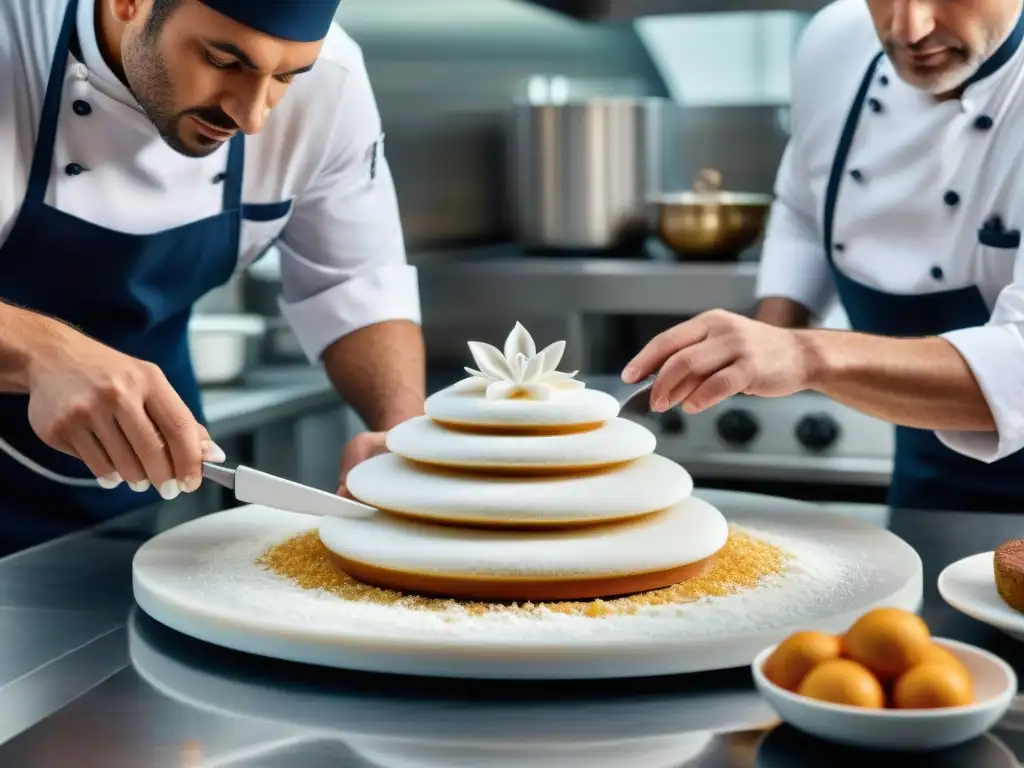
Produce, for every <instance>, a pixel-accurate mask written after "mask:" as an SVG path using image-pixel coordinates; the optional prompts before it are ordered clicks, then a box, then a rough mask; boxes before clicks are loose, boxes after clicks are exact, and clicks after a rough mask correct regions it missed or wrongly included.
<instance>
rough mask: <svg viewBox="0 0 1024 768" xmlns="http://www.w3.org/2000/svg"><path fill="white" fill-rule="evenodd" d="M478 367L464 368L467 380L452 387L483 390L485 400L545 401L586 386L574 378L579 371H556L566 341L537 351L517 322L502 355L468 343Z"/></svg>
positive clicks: (491, 348)
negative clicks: (563, 392)
mask: <svg viewBox="0 0 1024 768" xmlns="http://www.w3.org/2000/svg"><path fill="white" fill-rule="evenodd" d="M469 350H470V352H472V353H473V360H474V361H475V362H476V365H477V367H476V368H475V369H474V368H466V372H467V373H468V374H470V378H468V379H463V380H462V381H460V382H458V384H456V385H455V386H456V387H458V388H459V390H461V391H484V392H486V393H487V399H488V400H500V399H502V398H513V397H530V398H535V399H538V400H547V399H549V398H550V397H552V396H553V395H555V394H557V393H558V392H559V391H565V390H572V389H581V388H582V387H584V386H586V385H585V384H584V383H583V382H582V381H577V380H576V379H574V378H573V377H574V376H575V375H576V374H577V373H578V371H573V372H572V373H562V372H561V371H556V370H555V368H557V367H558V364H559V363H560V362H561V360H562V355H563V354H564V353H565V342H564V341H556V342H555V343H554V344H550V345H548V346H547V347H545V348H544V349H542V350H541V351H540V352H537V345H536V344H534V342H533V337H531V336H530V334H529V332H528V331H527V330H526V329H525V328H524V327H523V326H522V324H521V323H516V326H515V328H513V329H512V332H511V333H510V334H509V335H508V338H507V339H505V351H504V353H503V352H502V351H501V350H499V349H498V348H497V347H493V346H491V345H490V344H485V343H484V342H482V341H471V342H469Z"/></svg>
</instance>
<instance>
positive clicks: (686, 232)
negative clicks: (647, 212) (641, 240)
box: [647, 171, 772, 258]
mask: <svg viewBox="0 0 1024 768" xmlns="http://www.w3.org/2000/svg"><path fill="white" fill-rule="evenodd" d="M718 180H719V177H718V176H717V173H716V172H711V171H705V172H702V176H701V177H699V180H698V182H697V183H695V184H694V187H695V189H694V190H693V191H684V192H661V193H658V194H655V195H650V196H648V197H647V202H648V204H649V205H651V206H653V208H654V211H653V215H654V218H655V220H654V221H653V222H652V225H653V226H654V228H655V229H656V230H657V233H658V236H659V237H660V238H661V240H662V241H663V242H664V243H665V245H667V246H668V247H669V248H671V249H672V250H673V251H675V252H676V253H677V254H678V255H679V256H682V257H686V256H697V257H716V258H723V257H724V258H736V257H738V256H739V254H740V252H741V251H743V250H744V249H746V248H748V247H749V246H750V245H752V244H753V243H754V242H756V241H757V239H758V238H759V237H760V236H761V235H762V234H764V230H765V227H766V225H767V223H768V213H769V211H770V210H771V204H772V196H771V195H767V194H756V193H743V192H722V191H720V190H718V189H715V188H714V186H715V184H714V182H717V181H718ZM702 182H703V183H702Z"/></svg>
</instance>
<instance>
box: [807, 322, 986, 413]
mask: <svg viewBox="0 0 1024 768" xmlns="http://www.w3.org/2000/svg"><path fill="white" fill-rule="evenodd" d="M796 333H797V334H798V336H799V338H800V339H801V341H802V342H803V343H804V345H805V348H806V349H807V351H808V360H809V370H810V373H809V383H808V388H809V389H812V390H815V391H818V392H821V393H822V394H825V395H827V396H828V397H830V398H832V399H833V400H837V401H839V402H841V403H844V404H846V405H849V406H851V407H853V408H856V409H857V410H859V411H862V412H864V413H867V414H870V415H872V416H876V417H878V418H881V419H884V420H886V421H888V422H891V423H893V424H898V425H901V426H907V427H917V428H920V429H932V430H960V431H980V432H987V431H992V430H994V429H995V422H994V420H993V418H992V412H991V410H990V409H989V407H988V404H987V403H986V401H985V397H984V395H983V394H982V392H981V388H980V387H979V386H978V382H977V380H976V379H975V378H974V375H973V374H972V373H971V369H970V368H969V367H968V365H967V363H966V362H965V361H964V359H963V357H961V356H960V353H959V352H957V350H956V348H954V347H953V345H951V344H950V343H949V342H947V341H946V340H944V339H941V338H938V337H929V338H923V339H894V338H887V337H881V336H869V335H866V334H860V333H851V332H847V331H828V330H805V331H797V332H796Z"/></svg>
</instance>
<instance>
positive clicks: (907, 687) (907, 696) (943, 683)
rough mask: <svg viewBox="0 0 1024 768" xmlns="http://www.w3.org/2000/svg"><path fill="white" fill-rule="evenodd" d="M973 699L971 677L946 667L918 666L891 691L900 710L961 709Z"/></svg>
mask: <svg viewBox="0 0 1024 768" xmlns="http://www.w3.org/2000/svg"><path fill="white" fill-rule="evenodd" d="M973 699H974V693H973V691H972V690H971V680H970V677H969V676H967V675H964V674H963V673H962V672H960V671H959V670H958V669H957V668H956V667H954V666H951V665H949V664H943V663H939V664H919V665H918V666H916V667H914V668H913V669H911V670H910V671H909V672H906V673H905V674H903V675H902V676H901V677H900V679H899V680H897V681H896V687H895V688H894V689H893V703H894V704H895V705H896V706H897V707H898V708H899V709H936V708H939V707H962V706H965V705H967V704H970V703H971V701H973Z"/></svg>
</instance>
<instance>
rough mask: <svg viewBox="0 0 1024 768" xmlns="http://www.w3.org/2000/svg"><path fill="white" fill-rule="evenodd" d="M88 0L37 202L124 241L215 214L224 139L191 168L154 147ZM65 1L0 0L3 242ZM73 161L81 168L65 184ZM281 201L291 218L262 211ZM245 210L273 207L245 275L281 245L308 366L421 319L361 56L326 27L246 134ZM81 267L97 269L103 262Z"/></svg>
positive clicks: (248, 253) (253, 224) (287, 304)
mask: <svg viewBox="0 0 1024 768" xmlns="http://www.w3.org/2000/svg"><path fill="white" fill-rule="evenodd" d="M95 1H96V0H79V4H78V19H77V32H78V38H79V43H80V46H81V50H82V57H83V61H76V60H75V59H74V58H73V57H69V60H68V65H67V68H66V72H65V76H64V90H63V96H62V107H61V113H60V119H59V123H58V128H57V136H56V142H55V146H54V158H53V169H52V172H51V175H50V182H49V187H48V189H47V195H46V202H47V204H48V205H50V206H52V207H55V208H57V209H58V210H60V211H62V212H64V213H68V214H71V215H74V216H77V217H79V218H81V219H84V220H86V221H88V222H90V223H93V224H97V225H99V226H102V227H105V228H107V229H112V230H115V231H120V232H126V233H131V234H149V233H153V232H158V231H162V230H167V229H171V228H174V227H177V226H180V225H183V224H188V223H191V222H194V221H197V220H200V219H204V218H206V217H208V216H211V215H215V214H217V213H219V212H220V210H221V206H222V186H221V179H220V178H219V176H218V174H221V173H222V172H223V171H224V170H225V168H226V165H227V152H228V147H227V145H226V144H225V145H224V146H223V147H221V148H220V149H218V150H217V151H216V152H214V153H213V154H212V155H210V156H208V157H205V158H189V157H185V156H183V155H181V154H179V153H177V152H175V151H174V150H173V149H171V148H170V147H169V146H168V145H167V144H166V143H165V142H164V141H163V140H162V139H161V138H160V136H159V134H158V133H157V131H156V128H155V127H154V126H153V124H152V123H151V122H150V121H149V119H148V118H147V117H146V115H145V113H144V112H143V111H142V109H141V107H140V106H139V105H138V103H137V102H136V101H135V99H134V97H133V96H132V95H131V92H130V91H129V90H128V89H127V88H126V87H125V86H124V85H123V84H122V83H121V81H120V80H118V79H117V77H116V76H115V75H114V74H113V72H112V71H111V70H110V68H109V67H108V66H107V65H106V63H105V62H104V59H103V57H102V55H101V54H100V51H99V47H98V44H97V40H96V32H95V29H94V18H95V17H94V12H95ZM66 7H67V6H66V2H65V0H0V168H3V169H4V170H3V173H0V246H2V245H3V243H4V241H5V240H6V238H7V236H8V235H9V234H10V231H11V228H12V227H13V225H14V222H15V219H16V217H17V215H18V211H19V209H20V207H21V204H22V201H23V199H24V196H25V190H26V188H27V185H28V176H29V170H30V168H31V164H32V155H33V151H34V148H35V143H36V135H37V132H38V126H39V121H40V116H41V112H42V104H43V97H44V95H45V93H46V85H47V78H48V77H49V74H50V64H51V61H52V60H53V55H54V49H55V48H56V45H57V38H58V35H59V32H60V27H61V22H62V20H63V17H64V12H65V9H66ZM79 102H84V103H85V104H86V105H87V108H85V109H83V108H81V104H80V103H79ZM76 106H77V107H79V109H77V110H76V109H75V107H76ZM86 111H87V112H88V114H79V112H86ZM374 155H376V157H374ZM71 163H77V164H79V165H81V166H82V167H84V168H85V169H86V170H85V171H84V172H83V173H80V174H78V175H74V176H72V175H69V174H68V173H67V172H66V171H65V168H66V166H68V164H71ZM289 201H290V203H291V205H290V207H288V209H287V210H283V209H282V207H281V206H276V207H275V206H273V205H269V206H268V204H275V203H288V202H289ZM242 202H243V204H244V205H248V206H253V209H255V208H256V207H258V206H259V205H261V204H262V205H264V206H267V207H264V208H263V209H262V211H263V212H264V215H262V216H260V217H259V218H268V216H267V215H266V212H267V211H268V210H269V211H271V212H272V213H274V214H277V215H276V217H275V218H271V219H270V220H263V221H244V223H243V224H242V231H241V238H240V248H239V253H238V260H239V262H238V263H239V268H240V269H241V268H244V267H245V266H247V265H248V264H249V263H250V262H251V261H252V260H253V259H254V258H255V257H256V256H257V255H258V254H259V253H261V252H262V251H263V250H264V249H265V248H266V247H267V246H268V245H269V244H270V243H271V242H273V241H274V240H275V239H277V247H278V249H279V250H280V252H281V271H282V281H283V290H282V297H281V311H282V314H283V315H284V316H285V318H286V319H287V320H288V322H289V323H290V325H291V327H292V328H293V330H294V331H295V334H296V336H297V338H298V340H299V343H300V344H301V346H302V348H303V350H304V352H305V353H306V355H307V356H308V357H309V359H310V360H311V361H316V360H318V359H319V357H320V355H321V354H322V352H323V351H324V349H325V348H326V347H328V346H329V345H330V344H331V343H332V342H334V341H335V340H337V339H338V338H341V337H342V336H345V335H346V334H348V333H350V332H352V331H354V330H357V329H359V328H361V327H364V326H367V325H370V324H372V323H377V322H381V321H385V320H395V319H403V320H411V321H413V322H417V323H418V322H420V306H419V293H418V283H417V275H416V270H415V268H414V267H412V266H411V265H409V264H408V263H407V262H406V255H405V247H404V242H403V235H402V229H401V224H400V220H399V213H398V204H397V200H396V194H395V189H394V184H393V181H392V177H391V172H390V169H389V167H388V163H387V160H386V159H385V157H384V154H383V132H382V129H381V119H380V115H379V113H378V110H377V105H376V101H375V99H374V95H373V90H372V88H371V86H370V81H369V77H368V74H367V71H366V67H365V64H364V62H363V57H362V51H361V50H360V48H359V46H358V45H357V44H356V43H355V42H354V41H353V40H352V39H351V38H350V37H349V36H348V35H346V34H345V33H344V32H343V31H342V30H341V29H340V28H339V27H338V26H337V25H336V24H335V25H334V26H332V28H331V31H330V34H329V35H328V37H327V40H326V41H325V43H324V46H323V52H322V53H321V56H320V58H319V60H318V61H317V63H316V65H315V67H314V68H313V70H312V71H311V72H309V73H306V74H303V75H300V76H299V77H297V78H296V79H295V81H294V83H293V84H292V85H291V86H290V87H289V89H288V92H287V94H286V96H285V98H284V99H283V101H282V102H281V103H280V104H279V105H278V106H277V107H276V108H275V109H274V110H273V112H271V114H270V117H269V118H268V119H267V121H266V123H265V124H264V127H263V129H262V130H261V131H260V133H258V134H257V135H255V136H247V137H246V139H245V174H244V188H243V192H242ZM278 238H279V239H278ZM40 257H41V258H45V254H40ZM81 257H82V258H83V259H94V260H95V262H96V269H97V270H102V269H103V254H102V253H83V254H81ZM54 279H56V280H59V279H60V275H54Z"/></svg>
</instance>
